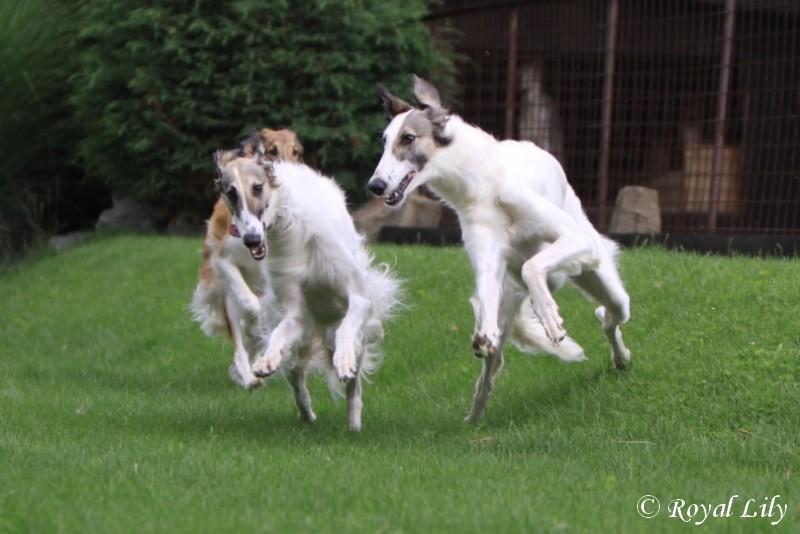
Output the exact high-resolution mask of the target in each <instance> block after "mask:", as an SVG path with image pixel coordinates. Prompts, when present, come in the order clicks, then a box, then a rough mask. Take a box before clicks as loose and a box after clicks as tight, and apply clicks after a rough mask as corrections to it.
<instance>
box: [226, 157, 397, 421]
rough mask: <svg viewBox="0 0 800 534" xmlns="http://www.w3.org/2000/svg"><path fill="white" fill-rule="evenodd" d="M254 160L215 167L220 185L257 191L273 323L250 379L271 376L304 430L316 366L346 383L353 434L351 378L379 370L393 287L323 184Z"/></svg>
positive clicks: (302, 169)
mask: <svg viewBox="0 0 800 534" xmlns="http://www.w3.org/2000/svg"><path fill="white" fill-rule="evenodd" d="M257 160H258V161H256V160H251V159H244V158H238V159H234V160H232V161H230V162H229V163H227V164H221V165H219V171H220V174H221V176H222V177H223V178H222V179H223V180H224V181H232V180H243V181H244V182H245V183H258V184H263V191H262V193H261V197H260V198H261V199H262V201H263V202H264V205H265V206H266V211H265V213H264V215H263V218H262V220H263V223H264V225H265V226H266V228H267V231H266V234H267V245H268V249H269V252H268V254H267V256H266V260H265V262H264V263H265V264H266V267H267V274H268V275H269V279H270V282H271V286H272V291H273V297H272V302H271V308H272V309H273V310H274V313H275V314H276V319H275V320H273V319H272V318H270V319H268V321H267V322H268V323H270V326H269V332H268V341H267V343H266V350H265V351H264V353H263V356H262V357H261V358H260V359H258V360H256V361H255V362H254V363H253V367H252V368H253V372H254V374H255V375H256V376H258V377H267V376H270V375H272V374H274V373H275V372H276V371H278V370H281V371H282V372H283V373H284V374H285V375H286V377H287V379H288V380H289V382H290V384H291V386H292V388H293V389H294V393H295V401H296V404H297V407H298V409H299V410H300V414H301V416H302V417H303V418H305V419H306V420H308V421H313V420H314V419H315V415H314V412H313V410H312V408H311V399H310V396H309V393H308V389H307V388H306V385H305V377H306V374H307V373H306V372H307V370H308V369H309V368H310V367H311V366H313V365H315V364H320V363H321V364H322V365H323V366H324V367H326V368H327V369H328V370H329V372H330V374H334V373H335V377H336V378H338V379H339V380H340V381H344V382H346V386H345V391H346V395H347V411H348V423H349V426H350V428H352V429H353V430H359V429H360V428H361V410H362V400H361V379H362V377H363V376H364V375H365V374H367V373H370V372H372V371H374V370H375V369H376V368H377V365H378V363H379V358H380V355H381V353H380V351H379V343H380V341H381V339H382V338H383V321H384V320H385V319H387V318H388V317H389V315H390V314H391V313H392V311H393V309H394V308H395V306H396V304H397V302H398V291H399V283H398V281H397V280H396V279H395V278H394V277H393V276H392V274H391V273H390V272H389V270H388V268H386V267H385V266H384V267H382V268H377V267H375V266H373V265H372V257H371V256H370V254H369V253H368V252H367V250H366V249H365V248H364V244H363V238H362V237H361V236H360V235H359V234H358V233H357V232H356V230H355V227H354V226H353V221H352V219H351V218H350V215H349V213H348V212H347V207H346V205H345V197H344V193H343V192H342V190H341V189H339V187H338V186H337V185H336V183H335V182H334V181H333V180H331V179H329V178H326V177H324V176H322V175H320V174H319V173H317V172H316V171H314V170H312V169H311V168H310V167H307V166H305V165H299V164H294V163H274V164H273V163H271V162H269V161H267V160H265V159H263V158H262V155H259V156H258V157H257ZM268 313H271V312H268ZM331 354H332V357H331V356H330V355H331ZM326 356H327V357H326Z"/></svg>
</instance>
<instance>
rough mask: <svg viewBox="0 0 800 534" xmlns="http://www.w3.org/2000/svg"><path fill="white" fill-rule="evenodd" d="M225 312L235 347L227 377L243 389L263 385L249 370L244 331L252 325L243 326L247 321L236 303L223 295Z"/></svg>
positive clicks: (230, 297) (248, 355) (229, 296)
mask: <svg viewBox="0 0 800 534" xmlns="http://www.w3.org/2000/svg"><path fill="white" fill-rule="evenodd" d="M225 311H226V313H227V315H228V325H229V327H230V332H231V339H232V340H233V345H234V347H235V350H234V353H233V363H232V364H231V366H230V367H229V368H228V375H229V376H230V377H231V380H233V381H234V382H235V383H237V384H238V385H240V386H241V387H243V388H244V389H253V388H257V387H259V386H261V385H263V383H264V382H263V381H262V380H261V379H260V378H257V377H256V376H255V375H254V374H253V371H252V369H251V368H250V354H249V353H248V350H247V346H246V344H245V340H244V336H245V332H244V331H245V330H246V329H247V328H248V327H250V328H252V325H247V324H244V323H246V322H247V321H245V320H244V318H243V317H242V311H241V309H240V308H239V305H238V301H236V300H235V299H234V298H232V296H231V295H225Z"/></svg>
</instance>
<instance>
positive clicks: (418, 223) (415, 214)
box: [397, 194, 442, 228]
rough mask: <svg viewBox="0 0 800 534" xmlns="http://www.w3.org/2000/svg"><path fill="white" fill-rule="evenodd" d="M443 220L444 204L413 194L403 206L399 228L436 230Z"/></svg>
mask: <svg viewBox="0 0 800 534" xmlns="http://www.w3.org/2000/svg"><path fill="white" fill-rule="evenodd" d="M441 218H442V203H441V202H439V201H438V200H433V199H431V198H428V197H426V196H423V195H418V194H412V195H411V196H409V197H408V199H406V202H405V204H403V211H402V212H401V213H400V220H399V221H398V222H397V226H403V227H411V228H436V227H437V226H439V219H441Z"/></svg>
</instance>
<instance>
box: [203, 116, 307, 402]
mask: <svg viewBox="0 0 800 534" xmlns="http://www.w3.org/2000/svg"><path fill="white" fill-rule="evenodd" d="M259 150H261V151H263V153H265V154H266V157H268V158H270V159H273V160H276V161H277V160H287V161H301V160H302V156H303V146H302V145H301V144H300V141H298V139H297V135H296V134H295V133H294V132H293V131H291V130H271V129H269V128H265V129H263V130H261V131H260V132H253V134H251V135H250V137H248V138H247V139H246V140H245V141H243V142H242V145H241V146H240V148H238V149H234V150H224V151H222V150H219V151H217V152H216V153H215V155H214V159H215V161H216V165H217V168H220V167H222V166H225V165H227V164H228V163H230V162H231V161H233V160H235V159H237V158H242V159H246V160H247V159H250V160H252V159H253V158H255V156H256V152H257V151H259ZM262 157H264V156H263V155H262ZM215 187H216V189H217V191H219V193H220V197H219V200H217V203H216V204H215V205H214V211H213V213H212V214H211V218H210V219H209V220H208V229H207V231H206V239H205V244H204V247H203V263H202V265H201V266H200V272H199V276H198V281H197V287H196V288H195V291H194V297H193V299H192V303H191V311H192V315H193V317H194V319H195V320H196V321H197V322H198V323H199V324H200V327H201V328H202V330H203V332H204V333H205V334H206V335H208V336H215V335H226V334H227V335H228V336H230V338H231V340H232V341H233V345H234V355H233V363H232V364H231V365H230V367H229V368H228V374H229V375H230V377H231V380H233V381H234V382H235V383H236V384H238V385H239V386H241V387H243V388H245V389H251V388H255V387H258V386H260V385H261V384H262V381H261V379H259V378H257V377H256V376H255V375H254V374H253V372H252V370H251V368H250V365H251V362H250V360H251V356H252V357H255V356H256V355H257V354H258V351H259V350H260V349H261V343H260V340H261V329H262V328H263V325H262V324H261V322H262V321H261V319H262V317H261V315H262V300H263V299H264V297H268V300H269V297H270V295H271V289H270V285H269V281H268V274H267V269H266V265H265V263H264V262H263V261H262V260H263V259H264V257H265V256H266V254H267V247H266V239H265V232H264V224H263V223H262V222H261V217H262V215H263V212H264V210H265V209H266V203H265V200H264V192H263V190H264V181H263V180H260V179H257V177H254V176H252V175H246V174H232V173H229V174H225V175H223V174H222V173H219V175H218V177H217V180H216V181H215Z"/></svg>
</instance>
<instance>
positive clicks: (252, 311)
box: [241, 295, 261, 317]
mask: <svg viewBox="0 0 800 534" xmlns="http://www.w3.org/2000/svg"><path fill="white" fill-rule="evenodd" d="M241 305H242V309H243V310H244V312H245V313H246V314H248V315H252V316H254V317H257V316H258V315H259V314H260V313H261V302H260V301H259V300H258V297H256V296H255V295H247V296H245V297H244V298H242V299H241Z"/></svg>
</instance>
